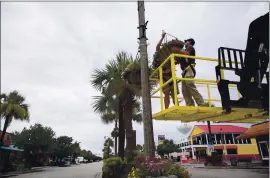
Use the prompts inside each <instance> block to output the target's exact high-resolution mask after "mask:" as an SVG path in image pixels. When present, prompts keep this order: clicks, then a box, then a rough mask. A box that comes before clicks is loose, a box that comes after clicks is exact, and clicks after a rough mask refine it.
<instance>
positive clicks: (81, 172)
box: [15, 162, 102, 178]
mask: <svg viewBox="0 0 270 178" xmlns="http://www.w3.org/2000/svg"><path fill="white" fill-rule="evenodd" d="M101 168H102V162H95V163H88V164H81V165H72V166H70V167H47V168H45V169H44V171H42V172H35V173H28V174H21V175H18V176H15V177H16V178H96V177H97V178H99V177H98V176H96V175H97V174H99V173H100V172H101Z"/></svg>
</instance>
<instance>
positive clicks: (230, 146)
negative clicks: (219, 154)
mask: <svg viewBox="0 0 270 178" xmlns="http://www.w3.org/2000/svg"><path fill="white" fill-rule="evenodd" d="M225 148H226V149H237V148H238V146H237V145H215V146H214V149H216V150H223V149H225Z"/></svg>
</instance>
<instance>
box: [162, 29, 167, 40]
mask: <svg viewBox="0 0 270 178" xmlns="http://www.w3.org/2000/svg"><path fill="white" fill-rule="evenodd" d="M165 35H166V32H165V31H164V30H162V38H164V37H165Z"/></svg>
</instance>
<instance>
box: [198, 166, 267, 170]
mask: <svg viewBox="0 0 270 178" xmlns="http://www.w3.org/2000/svg"><path fill="white" fill-rule="evenodd" d="M194 168H200V169H257V170H258V169H261V170H269V168H267V167H265V168H263V167H257V168H256V167H194Z"/></svg>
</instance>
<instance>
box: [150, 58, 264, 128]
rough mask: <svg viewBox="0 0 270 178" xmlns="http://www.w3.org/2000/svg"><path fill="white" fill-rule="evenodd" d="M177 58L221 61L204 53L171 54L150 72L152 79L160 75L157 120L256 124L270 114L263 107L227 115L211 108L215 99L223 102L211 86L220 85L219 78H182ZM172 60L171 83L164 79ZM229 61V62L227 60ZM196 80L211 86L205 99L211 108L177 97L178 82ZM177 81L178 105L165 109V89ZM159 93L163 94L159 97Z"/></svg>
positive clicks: (155, 115)
mask: <svg viewBox="0 0 270 178" xmlns="http://www.w3.org/2000/svg"><path fill="white" fill-rule="evenodd" d="M175 57H182V58H187V59H198V60H204V61H212V62H218V59H216V58H207V57H201V56H189V55H181V54H171V55H170V56H169V57H168V58H167V59H166V60H165V61H164V62H163V63H162V64H161V65H160V66H159V67H158V68H157V69H156V70H155V71H153V73H152V74H151V75H150V79H151V80H155V79H154V78H153V76H154V75H155V74H157V73H158V74H159V83H160V87H159V88H157V89H156V90H155V91H153V92H152V94H151V96H152V98H160V106H161V110H160V112H158V113H155V114H153V119H156V120H180V121H182V122H193V121H213V122H233V123H256V122H259V121H262V120H267V119H268V118H269V117H268V114H267V113H265V112H264V111H262V110H260V109H252V108H251V109H250V108H232V112H231V113H230V114H224V113H223V110H222V107H211V102H217V101H220V99H214V98H211V88H212V87H217V81H215V80H205V79H195V78H179V77H177V76H176V66H175V60H174V59H175ZM169 61H170V62H171V71H172V78H171V79H169V80H168V81H167V82H165V83H164V82H163V70H162V68H163V66H164V65H165V64H166V63H168V62H169ZM226 63H228V61H226ZM221 79H224V71H223V70H222V69H221ZM187 80H189V81H194V82H195V83H196V84H199V85H204V86H206V87H207V95H208V97H207V98H206V99H205V98H204V100H205V101H207V102H208V103H209V107H199V106H180V105H179V100H181V99H183V97H178V96H177V90H176V89H177V85H178V82H180V81H187ZM171 82H173V87H174V94H173V96H174V97H173V99H174V101H175V102H174V103H175V105H174V106H172V107H170V108H168V109H164V101H163V98H164V96H163V88H164V87H165V86H167V85H168V84H169V83H171ZM229 87H230V88H236V85H233V84H232V85H229ZM157 92H159V96H155V95H154V94H156V93H157ZM238 98H240V93H239V92H238Z"/></svg>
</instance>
